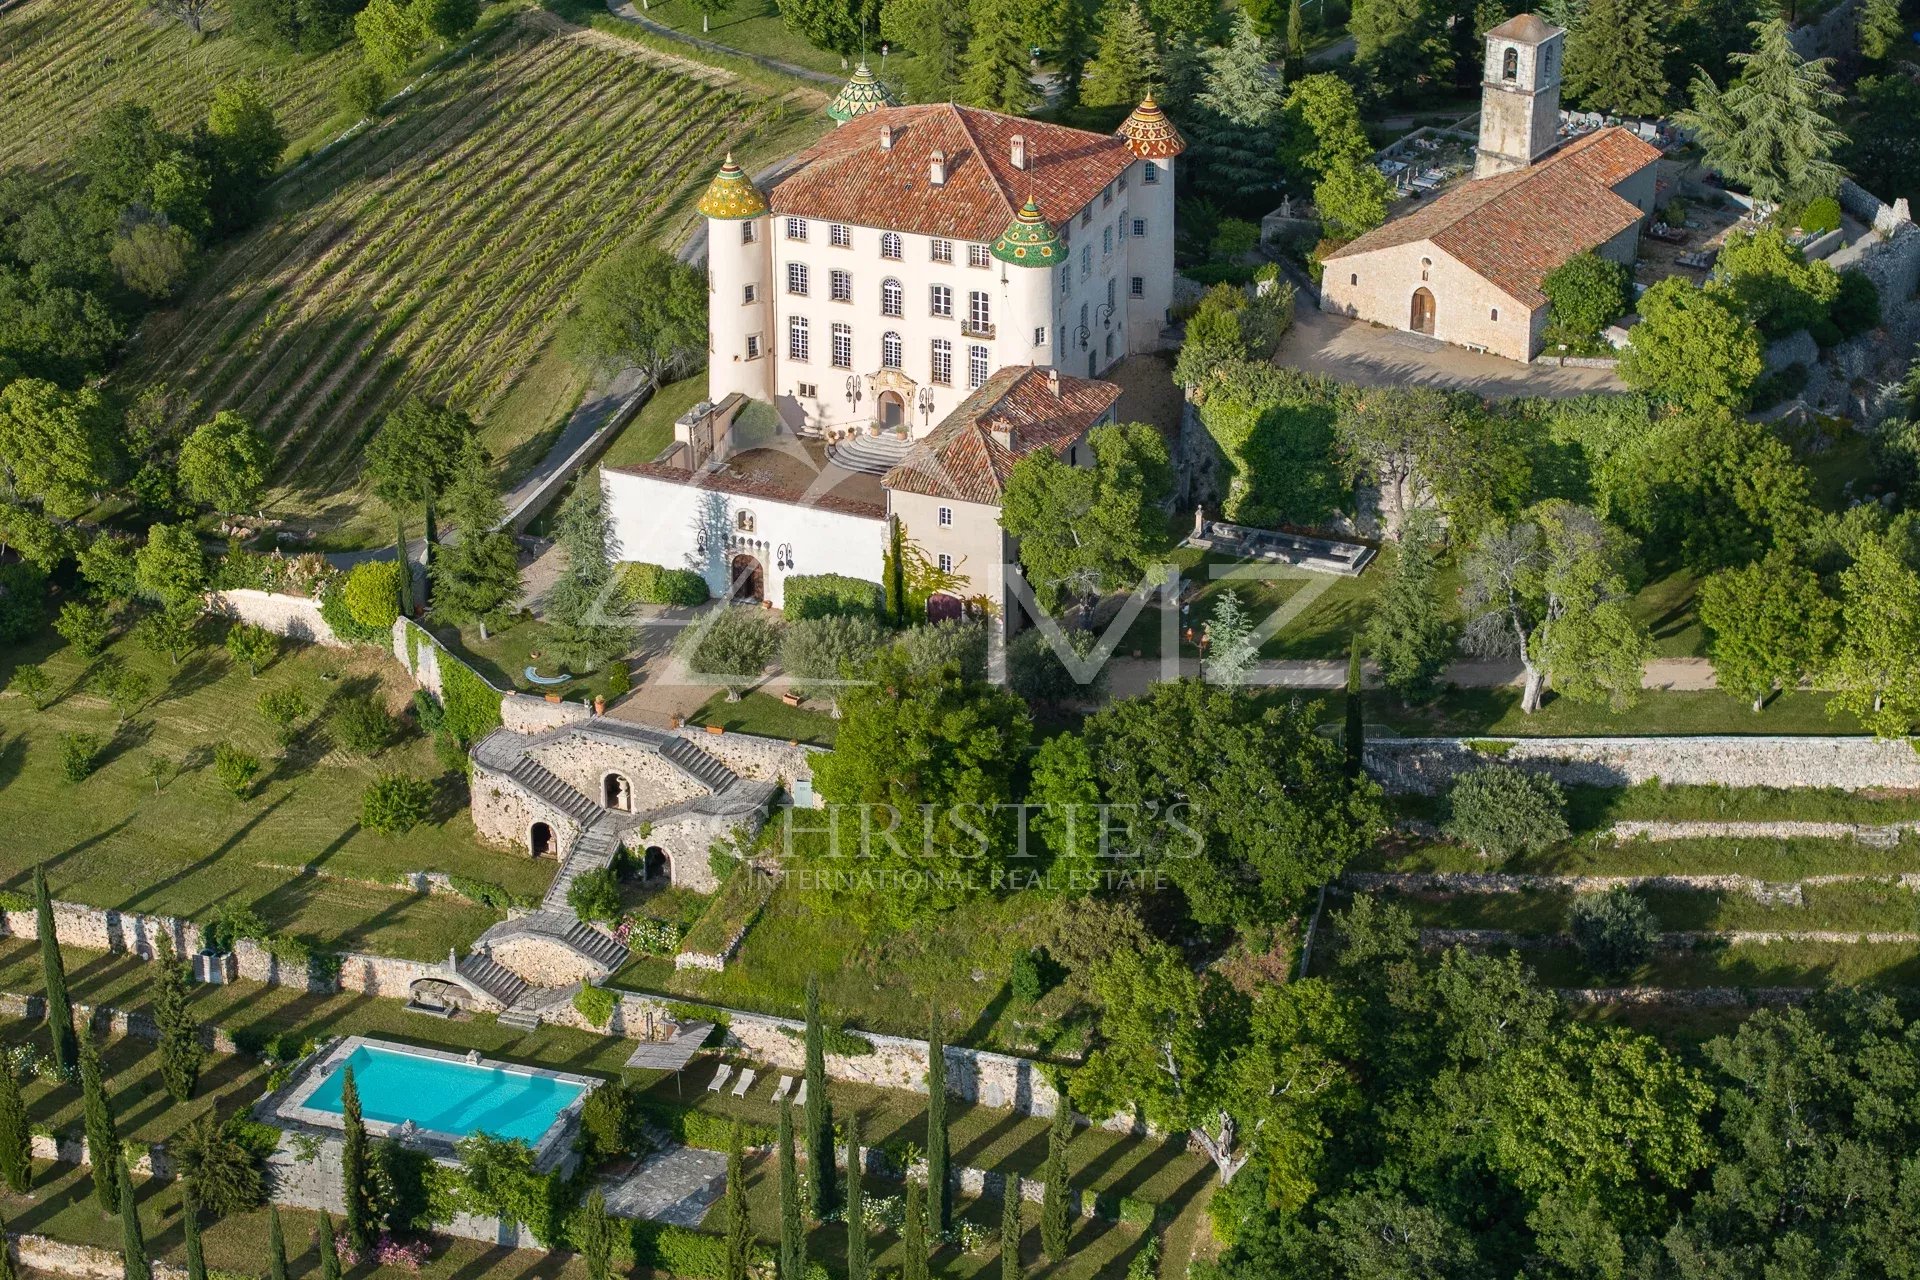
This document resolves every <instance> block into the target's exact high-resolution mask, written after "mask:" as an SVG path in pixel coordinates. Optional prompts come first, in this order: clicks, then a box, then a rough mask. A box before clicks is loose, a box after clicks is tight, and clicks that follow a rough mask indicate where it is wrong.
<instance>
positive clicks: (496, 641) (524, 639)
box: [429, 614, 607, 702]
mask: <svg viewBox="0 0 1920 1280" xmlns="http://www.w3.org/2000/svg"><path fill="white" fill-rule="evenodd" d="M429 630H431V631H432V632H433V636H434V639H436V640H438V641H439V642H440V643H441V644H443V645H445V646H446V647H447V649H448V650H449V651H450V652H452V653H454V654H456V655H458V656H459V657H461V658H463V659H465V660H466V663H467V665H468V666H470V667H472V668H473V669H474V670H475V671H477V672H479V673H480V675H481V676H482V677H483V678H485V679H486V680H487V681H488V682H489V683H491V684H492V685H493V686H494V688H496V689H517V690H519V691H520V692H521V693H533V694H541V695H545V694H549V693H552V694H558V695H559V696H560V697H561V698H563V699H565V700H566V701H568V702H578V701H580V699H581V698H582V697H588V698H591V697H592V696H593V695H594V694H596V693H604V692H605V691H606V687H607V682H606V678H605V673H604V672H601V671H592V672H576V673H567V672H562V671H558V670H556V669H555V667H554V664H553V662H552V660H551V659H550V658H548V657H547V656H546V653H545V649H546V644H547V624H546V623H544V622H537V621H535V620H534V619H533V618H532V617H531V616H530V615H527V614H522V615H521V616H520V617H518V618H516V619H514V620H513V622H511V623H509V624H508V625H507V626H505V627H493V628H489V630H488V634H487V637H486V638H485V639H482V638H481V637H480V629H479V628H478V627H474V626H465V627H432V628H429ZM529 666H532V667H534V668H535V669H536V670H537V671H538V672H539V673H540V674H541V675H543V676H555V675H566V674H572V675H573V677H574V678H573V679H570V680H568V681H566V682H565V683H564V684H535V683H534V682H533V681H531V680H529V679H527V668H528V667H529Z"/></svg>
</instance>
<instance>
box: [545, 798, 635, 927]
mask: <svg viewBox="0 0 1920 1280" xmlns="http://www.w3.org/2000/svg"><path fill="white" fill-rule="evenodd" d="M619 850H620V837H619V836H618V835H617V834H616V833H615V832H614V830H613V826H612V824H611V823H610V822H608V821H607V819H606V816H605V815H604V814H602V815H601V816H599V817H598V818H596V819H595V821H594V823H593V825H592V826H590V827H588V828H587V829H586V830H585V831H582V832H581V833H580V838H579V839H578V840H575V841H574V842H573V848H571V849H569V850H567V856H566V860H565V861H563V862H562V863H561V864H560V873H559V874H558V875H556V876H554V878H553V883H552V884H550V885H548V886H547V893H546V896H545V897H543V898H542V899H540V909H541V910H542V911H557V912H562V913H564V914H567V915H572V914H573V906H572V904H571V903H569V902H568V901H567V894H568V892H569V891H571V890H572V888H573V882H574V881H575V880H577V879H578V878H579V877H581V876H583V875H585V874H586V873H587V872H589V871H599V870H601V869H603V868H605V867H610V866H612V865H613V858H614V855H615V854H616V853H618V852H619Z"/></svg>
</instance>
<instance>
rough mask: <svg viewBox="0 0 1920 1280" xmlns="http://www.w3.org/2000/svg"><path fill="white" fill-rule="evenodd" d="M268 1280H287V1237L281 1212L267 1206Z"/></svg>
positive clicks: (274, 1207)
mask: <svg viewBox="0 0 1920 1280" xmlns="http://www.w3.org/2000/svg"><path fill="white" fill-rule="evenodd" d="M267 1280H287V1237H286V1234H285V1232H283V1231H282V1230H281V1229H280V1210H279V1208H278V1207H276V1206H274V1205H271V1204H270V1205H268V1206H267Z"/></svg>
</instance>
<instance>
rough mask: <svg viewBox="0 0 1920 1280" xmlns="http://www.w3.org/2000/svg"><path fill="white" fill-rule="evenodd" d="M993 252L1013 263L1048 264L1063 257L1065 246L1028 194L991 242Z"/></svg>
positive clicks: (1056, 261)
mask: <svg viewBox="0 0 1920 1280" xmlns="http://www.w3.org/2000/svg"><path fill="white" fill-rule="evenodd" d="M993 256H994V257H996V258H998V259H1000V261H1002V262H1009V263H1012V264H1013V265H1014V266H1016V267H1052V266H1057V265H1059V264H1060V263H1062V262H1064V261H1066V257H1067V248H1066V246H1065V245H1063V244H1061V243H1060V236H1059V235H1058V233H1056V232H1055V231H1054V229H1053V228H1052V227H1051V226H1049V225H1048V224H1047V220H1046V219H1045V218H1043V217H1041V216H1040V206H1039V205H1037V204H1035V203H1034V202H1033V200H1032V199H1031V198H1029V199H1028V200H1027V203H1026V204H1025V205H1024V206H1023V207H1022V208H1021V210H1020V212H1019V213H1017V214H1015V215H1014V217H1013V221H1012V222H1011V223H1009V224H1008V226H1007V229H1006V230H1005V231H1003V232H1001V233H1000V238H999V239H998V240H995V241H994V242H993Z"/></svg>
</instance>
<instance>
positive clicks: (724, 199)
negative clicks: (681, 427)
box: [698, 155, 774, 404]
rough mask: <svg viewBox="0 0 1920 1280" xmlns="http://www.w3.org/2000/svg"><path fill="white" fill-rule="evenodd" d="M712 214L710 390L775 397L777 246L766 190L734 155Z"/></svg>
mask: <svg viewBox="0 0 1920 1280" xmlns="http://www.w3.org/2000/svg"><path fill="white" fill-rule="evenodd" d="M698 207H699V210H700V212H701V213H702V214H704V215H705V216H706V219H707V398H708V399H709V400H711V401H713V402H714V403H715V404H718V403H719V402H720V401H721V400H723V399H725V398H726V397H727V396H729V395H731V394H733V393H735V392H738V393H739V394H741V395H743V396H746V397H747V398H748V399H750V400H763V401H766V402H768V403H771V402H772V401H773V350H772V343H773V340H774V333H773V278H772V277H773V246H772V244H771V238H772V222H773V219H772V216H771V209H770V207H769V206H768V204H767V197H766V195H765V194H764V193H763V192H762V191H761V190H760V188H758V187H756V186H755V185H754V184H753V179H751V178H749V177H748V176H747V175H746V173H745V171H743V170H742V169H741V168H740V166H739V165H737V164H735V163H734V162H733V156H732V155H728V156H727V159H726V163H725V164H723V165H721V166H720V172H719V173H717V174H715V175H714V179H713V182H712V183H711V184H709V185H708V187H707V192H706V194H705V195H703V196H701V197H700V204H699V206H698Z"/></svg>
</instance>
